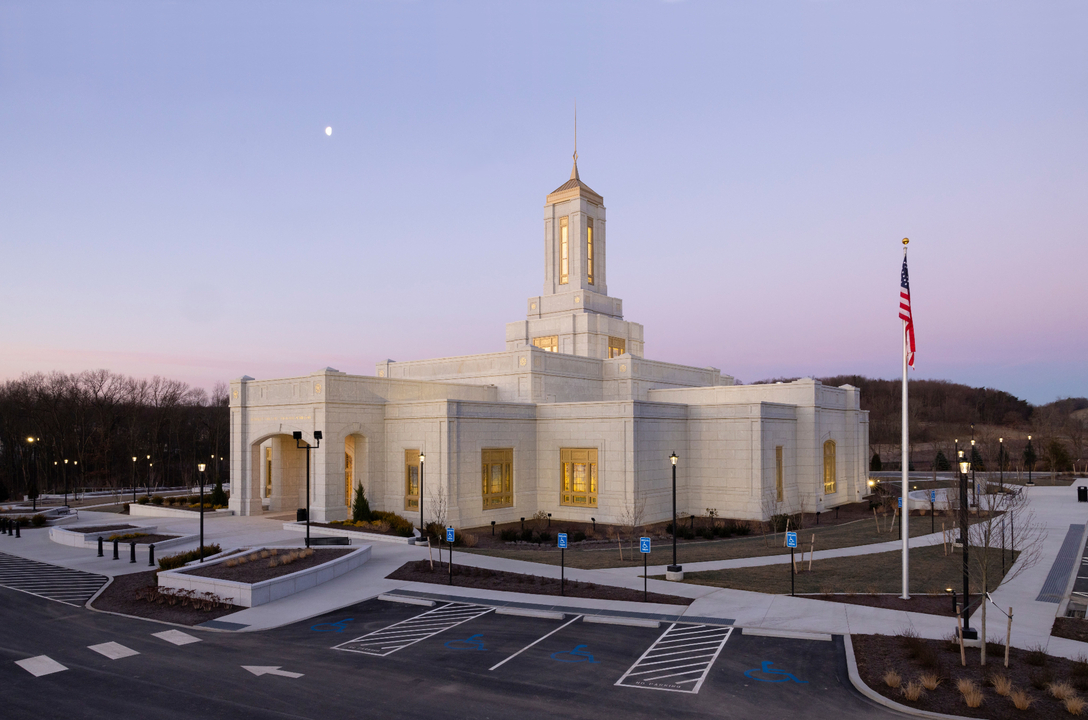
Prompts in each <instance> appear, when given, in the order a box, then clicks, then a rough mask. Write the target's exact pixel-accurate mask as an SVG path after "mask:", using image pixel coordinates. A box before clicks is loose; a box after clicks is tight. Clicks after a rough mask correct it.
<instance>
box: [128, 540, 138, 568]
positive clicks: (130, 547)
mask: <svg viewBox="0 0 1088 720" xmlns="http://www.w3.org/2000/svg"><path fill="white" fill-rule="evenodd" d="M128 550H129V555H128V561H129V562H130V563H134V562H136V541H135V540H133V541H132V542H130V543H129V544H128Z"/></svg>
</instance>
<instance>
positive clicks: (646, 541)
mask: <svg viewBox="0 0 1088 720" xmlns="http://www.w3.org/2000/svg"><path fill="white" fill-rule="evenodd" d="M638 551H639V552H640V553H648V552H650V538H648V537H644V538H639V539H638Z"/></svg>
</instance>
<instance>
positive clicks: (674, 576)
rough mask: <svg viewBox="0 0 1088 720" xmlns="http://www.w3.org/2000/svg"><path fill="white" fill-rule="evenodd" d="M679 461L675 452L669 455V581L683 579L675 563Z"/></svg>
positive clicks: (678, 566)
mask: <svg viewBox="0 0 1088 720" xmlns="http://www.w3.org/2000/svg"><path fill="white" fill-rule="evenodd" d="M679 459H680V458H679V457H678V456H677V454H676V453H675V452H674V453H673V454H672V455H669V460H670V461H671V462H672V565H669V567H668V568H666V569H667V570H668V574H669V575H672V577H671V578H669V579H670V580H681V579H683V574H682V573H683V572H684V568H682V567H681V566H680V565H678V564H677V563H676V461H677V460H679ZM674 573H675V574H674Z"/></svg>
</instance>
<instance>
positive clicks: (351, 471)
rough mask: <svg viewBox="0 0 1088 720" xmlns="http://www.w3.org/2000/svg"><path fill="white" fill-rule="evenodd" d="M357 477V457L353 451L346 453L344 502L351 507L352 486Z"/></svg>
mask: <svg viewBox="0 0 1088 720" xmlns="http://www.w3.org/2000/svg"><path fill="white" fill-rule="evenodd" d="M354 479H355V458H354V457H353V456H352V454H351V453H348V452H346V453H344V503H345V504H346V505H347V506H348V509H349V510H350V509H351V486H352V484H353V483H352V481H353V480H354Z"/></svg>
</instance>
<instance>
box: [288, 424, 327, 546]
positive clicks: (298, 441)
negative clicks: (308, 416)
mask: <svg viewBox="0 0 1088 720" xmlns="http://www.w3.org/2000/svg"><path fill="white" fill-rule="evenodd" d="M291 436H292V437H293V438H295V447H297V448H298V449H299V450H302V449H305V450H306V547H310V449H311V448H310V444H309V443H306V444H305V445H303V444H302V432H301V431H299V430H296V431H295V432H294V433H292V434H291ZM314 440H316V441H317V444H316V445H314V446H313V447H315V448H319V447H321V431H320V430H314Z"/></svg>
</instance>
